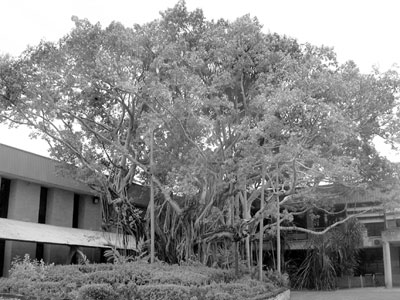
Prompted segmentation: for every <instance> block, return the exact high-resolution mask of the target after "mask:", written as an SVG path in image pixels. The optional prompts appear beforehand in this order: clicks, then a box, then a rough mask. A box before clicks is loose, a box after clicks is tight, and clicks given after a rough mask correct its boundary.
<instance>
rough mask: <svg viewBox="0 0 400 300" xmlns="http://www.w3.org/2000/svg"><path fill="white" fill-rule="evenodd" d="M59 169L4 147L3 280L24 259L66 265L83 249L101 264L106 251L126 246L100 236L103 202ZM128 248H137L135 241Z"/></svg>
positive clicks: (0, 165)
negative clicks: (13, 266)
mask: <svg viewBox="0 0 400 300" xmlns="http://www.w3.org/2000/svg"><path fill="white" fill-rule="evenodd" d="M56 167H57V162H56V161H54V160H51V159H49V158H46V157H42V156H39V155H36V154H32V153H29V152H26V151H22V150H19V149H16V148H13V147H9V146H6V145H3V144H0V182H1V187H0V275H2V276H7V272H8V270H9V268H10V264H11V261H12V260H13V259H14V258H15V257H17V256H19V257H24V255H25V254H29V256H30V257H31V258H37V259H39V260H40V259H43V260H44V261H45V262H46V263H56V264H64V263H67V262H69V261H70V260H71V258H72V256H73V254H74V253H75V252H76V250H77V249H78V247H79V249H80V250H81V251H82V252H83V253H84V254H85V255H86V257H87V258H88V259H89V261H90V262H101V261H102V260H103V255H102V251H103V250H104V249H106V248H110V247H117V248H122V247H123V245H122V242H121V238H120V237H119V236H117V235H116V234H113V233H105V232H102V231H101V222H102V215H101V214H102V211H101V204H100V203H99V199H98V197H96V195H94V194H93V192H92V191H91V190H90V189H89V188H88V187H87V186H85V185H83V184H80V183H78V182H77V181H74V180H73V179H71V178H65V177H62V176H58V175H57V172H56ZM128 248H129V249H134V248H135V241H134V239H133V238H132V237H131V239H130V241H129V245H128Z"/></svg>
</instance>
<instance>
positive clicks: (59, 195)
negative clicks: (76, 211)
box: [43, 188, 74, 264]
mask: <svg viewBox="0 0 400 300" xmlns="http://www.w3.org/2000/svg"><path fill="white" fill-rule="evenodd" d="M73 206H74V193H73V192H70V191H66V190H61V189H56V188H50V189H48V192H47V208H46V224H49V225H56V226H63V227H70V228H71V227H72V215H73ZM68 253H69V247H68V246H63V245H46V244H45V245H44V250H43V257H44V261H45V262H47V263H56V264H64V263H65V260H66V257H68Z"/></svg>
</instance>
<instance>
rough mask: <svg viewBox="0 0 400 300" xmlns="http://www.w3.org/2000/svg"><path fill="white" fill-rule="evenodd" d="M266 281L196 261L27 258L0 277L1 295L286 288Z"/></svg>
mask: <svg viewBox="0 0 400 300" xmlns="http://www.w3.org/2000/svg"><path fill="white" fill-rule="evenodd" d="M271 277H272V278H270V279H269V278H267V279H265V280H264V282H260V281H258V280H256V279H252V278H251V277H250V276H249V275H243V276H242V277H241V278H239V279H236V278H235V275H234V272H233V271H230V270H222V269H214V268H208V267H205V266H203V265H200V264H196V265H184V266H178V265H167V264H163V263H156V264H148V263H147V262H134V263H126V264H91V265H70V266H53V265H51V266H47V265H44V264H40V263H37V262H29V261H26V260H25V261H23V262H20V263H19V264H16V265H14V267H13V269H12V271H11V274H10V277H9V278H3V279H1V280H0V293H13V294H18V295H22V296H24V297H26V298H25V299H71V300H78V299H79V300H92V299H93V300H94V299H96V300H101V299H113V300H119V299H121V300H122V299H143V300H144V299H146V300H169V299H182V300H185V299H187V300H203V299H204V300H206V299H207V300H229V299H232V300H233V299H243V300H245V299H246V300H247V299H252V300H265V299H270V298H273V297H275V296H276V295H277V294H279V293H282V292H284V290H282V282H279V280H278V279H277V278H279V277H277V276H271Z"/></svg>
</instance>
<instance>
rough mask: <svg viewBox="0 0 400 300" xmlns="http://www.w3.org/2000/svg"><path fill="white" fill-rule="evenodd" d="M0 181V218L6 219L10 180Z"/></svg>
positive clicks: (3, 179) (2, 179)
mask: <svg viewBox="0 0 400 300" xmlns="http://www.w3.org/2000/svg"><path fill="white" fill-rule="evenodd" d="M0 181H1V185H0V218H7V214H8V198H9V197H10V185H11V180H9V179H6V178H1V179H0Z"/></svg>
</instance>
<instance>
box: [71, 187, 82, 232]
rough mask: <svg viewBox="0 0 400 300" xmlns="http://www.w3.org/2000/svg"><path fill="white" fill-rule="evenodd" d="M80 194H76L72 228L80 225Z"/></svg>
mask: <svg viewBox="0 0 400 300" xmlns="http://www.w3.org/2000/svg"><path fill="white" fill-rule="evenodd" d="M79 198H80V197H79V194H74V208H73V214H72V228H78V226H79Z"/></svg>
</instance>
